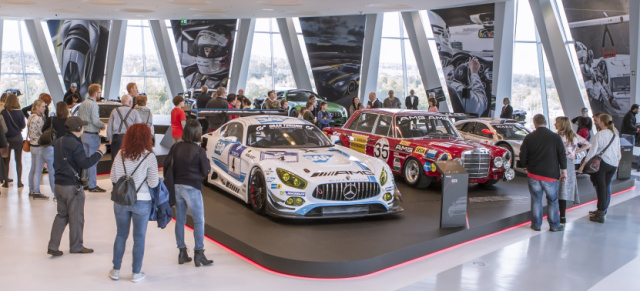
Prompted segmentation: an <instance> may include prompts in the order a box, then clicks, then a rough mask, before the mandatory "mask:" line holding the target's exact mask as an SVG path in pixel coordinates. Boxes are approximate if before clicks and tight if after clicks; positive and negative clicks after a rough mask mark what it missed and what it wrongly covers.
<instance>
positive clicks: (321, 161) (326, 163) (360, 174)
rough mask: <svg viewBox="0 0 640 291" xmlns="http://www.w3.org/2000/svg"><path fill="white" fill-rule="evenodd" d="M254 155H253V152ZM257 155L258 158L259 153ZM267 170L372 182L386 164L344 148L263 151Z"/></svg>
mask: <svg viewBox="0 0 640 291" xmlns="http://www.w3.org/2000/svg"><path fill="white" fill-rule="evenodd" d="M249 154H251V153H249ZM256 155H258V154H257V153H256ZM256 158H258V159H259V160H260V163H261V164H262V167H263V168H264V169H267V171H269V169H271V170H272V171H275V170H276V169H278V168H279V169H284V170H287V171H290V172H292V173H294V174H296V175H298V176H300V177H302V178H303V179H307V180H318V181H322V182H325V181H327V182H337V181H340V180H345V181H347V180H348V181H354V182H357V181H365V182H366V181H371V182H374V181H372V180H371V177H372V176H373V177H376V176H378V175H379V173H380V171H381V169H382V167H383V166H382V162H379V161H377V160H375V159H371V158H370V157H366V156H361V154H359V153H357V152H355V151H353V150H351V149H348V148H345V147H341V146H334V147H331V148H319V149H300V150H297V149H262V150H261V151H260V153H259V157H256Z"/></svg>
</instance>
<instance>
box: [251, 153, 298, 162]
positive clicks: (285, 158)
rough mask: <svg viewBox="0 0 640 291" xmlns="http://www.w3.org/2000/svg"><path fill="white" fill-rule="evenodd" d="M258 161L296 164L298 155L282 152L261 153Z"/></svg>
mask: <svg viewBox="0 0 640 291" xmlns="http://www.w3.org/2000/svg"><path fill="white" fill-rule="evenodd" d="M260 160H261V161H265V160H279V161H282V162H285V163H297V162H298V154H296V153H290V152H284V151H272V152H262V153H260Z"/></svg>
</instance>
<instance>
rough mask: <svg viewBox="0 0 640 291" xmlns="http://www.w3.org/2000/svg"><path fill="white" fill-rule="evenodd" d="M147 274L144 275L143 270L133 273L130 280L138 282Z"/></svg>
mask: <svg viewBox="0 0 640 291" xmlns="http://www.w3.org/2000/svg"><path fill="white" fill-rule="evenodd" d="M146 277H147V276H145V275H144V273H143V272H140V273H137V274H133V276H131V282H133V283H138V282H140V281H142V280H144V278H146Z"/></svg>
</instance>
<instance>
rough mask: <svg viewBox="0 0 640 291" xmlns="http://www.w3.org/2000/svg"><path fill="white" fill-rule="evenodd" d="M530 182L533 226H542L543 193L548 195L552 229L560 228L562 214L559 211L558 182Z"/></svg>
mask: <svg viewBox="0 0 640 291" xmlns="http://www.w3.org/2000/svg"><path fill="white" fill-rule="evenodd" d="M528 180H529V193H531V226H532V227H535V228H540V226H541V225H542V193H543V192H544V193H546V194H547V220H548V221H549V227H550V228H551V229H557V228H558V227H560V213H559V211H560V210H559V209H558V183H559V182H558V181H554V182H544V181H540V180H536V179H532V178H528Z"/></svg>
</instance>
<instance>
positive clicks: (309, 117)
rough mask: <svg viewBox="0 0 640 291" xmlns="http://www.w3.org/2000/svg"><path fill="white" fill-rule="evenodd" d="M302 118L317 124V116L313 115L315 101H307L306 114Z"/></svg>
mask: <svg viewBox="0 0 640 291" xmlns="http://www.w3.org/2000/svg"><path fill="white" fill-rule="evenodd" d="M302 119H304V120H306V121H308V122H310V123H312V124H316V117H315V116H314V115H313V102H311V101H309V102H307V109H306V110H305V112H304V115H303V116H302Z"/></svg>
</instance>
